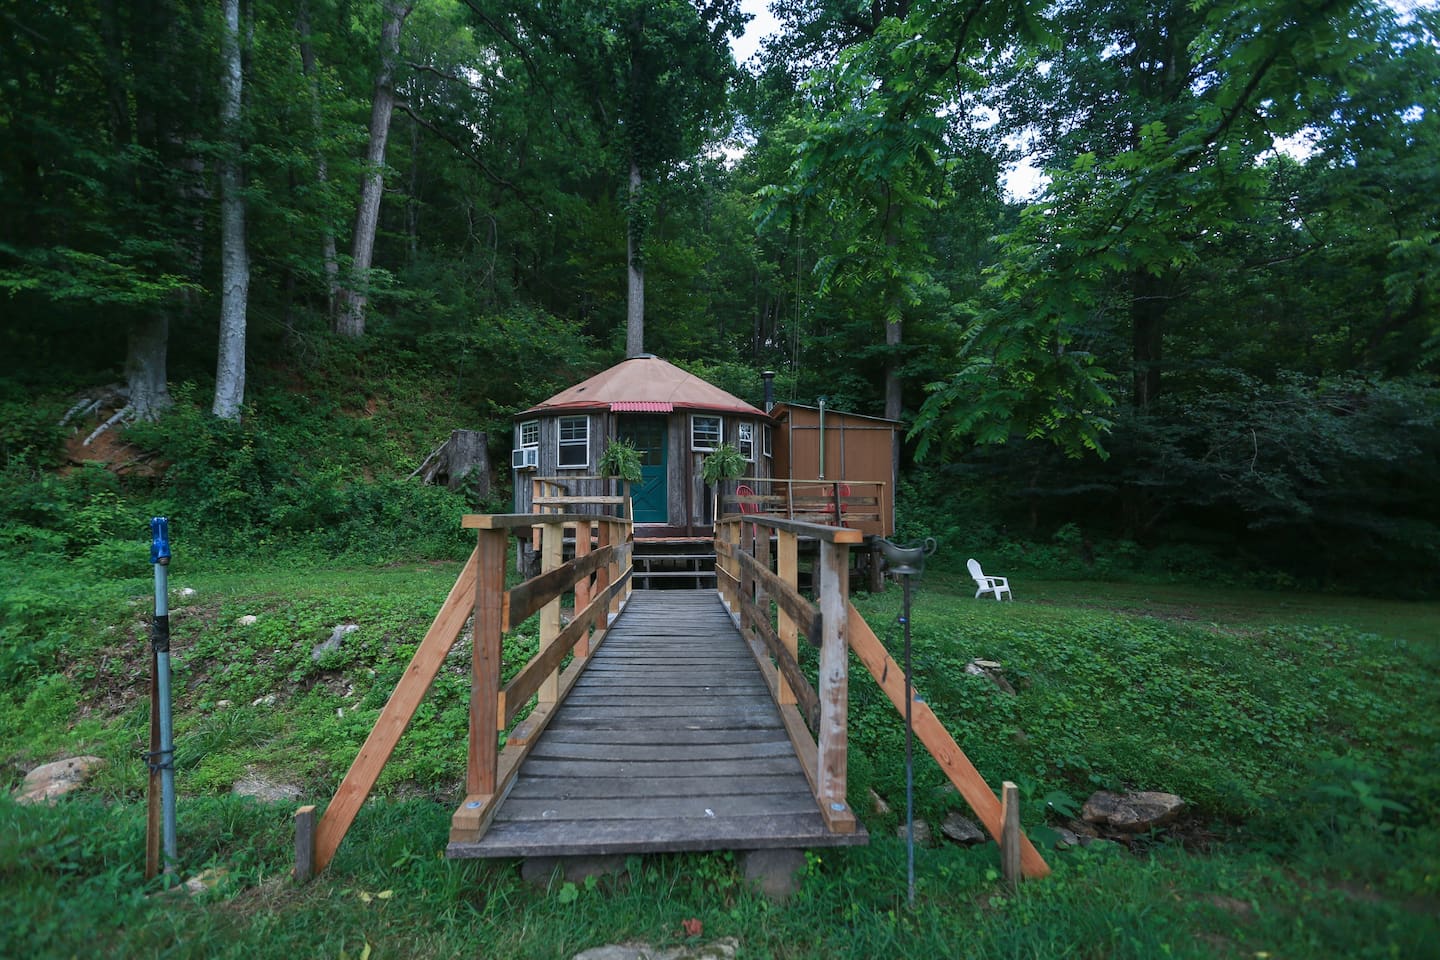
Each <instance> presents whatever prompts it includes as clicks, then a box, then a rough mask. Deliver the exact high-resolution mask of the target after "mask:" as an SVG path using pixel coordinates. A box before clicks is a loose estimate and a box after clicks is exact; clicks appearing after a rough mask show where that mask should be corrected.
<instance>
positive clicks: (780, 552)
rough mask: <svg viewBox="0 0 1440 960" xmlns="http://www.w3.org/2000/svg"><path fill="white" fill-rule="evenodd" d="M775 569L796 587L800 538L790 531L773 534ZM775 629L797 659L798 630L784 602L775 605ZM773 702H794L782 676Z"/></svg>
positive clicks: (792, 657)
mask: <svg viewBox="0 0 1440 960" xmlns="http://www.w3.org/2000/svg"><path fill="white" fill-rule="evenodd" d="M775 554H776V556H775V572H776V573H777V574H778V575H779V577H780V579H781V580H783V581H785V582H786V583H787V584H789V585H790V586H791V587H796V586H798V584H799V582H800V538H799V537H797V536H796V535H795V534H794V532H793V531H790V530H777V531H776V533H775ZM775 606H776V608H777V612H776V632H777V633H778V634H779V635H780V642H781V643H782V644H784V646H785V650H786V652H787V653H789V654H790V659H791V660H792V661H798V659H799V656H800V643H799V636H800V630H799V628H798V627H797V626H796V625H795V620H794V618H792V617H791V616H790V614H788V613H786V612H785V607H784V605H783V604H778V603H777V604H776V605H775ZM776 701H777V702H778V703H780V705H781V706H784V705H786V704H793V703H795V691H794V690H793V689H791V687H790V684H789V683H788V682H786V680H785V678H784V677H783V676H782V677H780V683H779V687H778V689H777V691H776Z"/></svg>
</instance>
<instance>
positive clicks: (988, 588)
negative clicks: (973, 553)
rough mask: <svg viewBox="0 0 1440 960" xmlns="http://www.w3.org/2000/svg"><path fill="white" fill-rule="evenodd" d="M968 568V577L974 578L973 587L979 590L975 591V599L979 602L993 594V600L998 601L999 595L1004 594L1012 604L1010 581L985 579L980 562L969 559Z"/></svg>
mask: <svg viewBox="0 0 1440 960" xmlns="http://www.w3.org/2000/svg"><path fill="white" fill-rule="evenodd" d="M966 566H967V567H969V568H970V576H972V577H974V578H975V586H977V587H979V588H980V589H978V590H976V591H975V599H976V600H979V599H980V598H981V597H982V596H984V595H985V594H987V593H993V594H995V599H996V600H999V599H1000V594H1002V593H1003V594H1005V595H1006V596H1008V597H1009V598H1010V600H1011V601H1012V602H1013V601H1014V600H1015V595H1014V594H1012V593H1011V592H1010V581H1009V580H1007V579H1006V578H1005V577H987V576H985V573H984V571H982V570H981V569H980V561H978V560H975V559H973V558H972V559H971V560H970V561H969V562H968V563H967V564H966Z"/></svg>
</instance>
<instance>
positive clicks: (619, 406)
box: [610, 400, 675, 413]
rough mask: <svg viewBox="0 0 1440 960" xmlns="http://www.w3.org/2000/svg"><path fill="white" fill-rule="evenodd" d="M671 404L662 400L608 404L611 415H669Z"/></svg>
mask: <svg viewBox="0 0 1440 960" xmlns="http://www.w3.org/2000/svg"><path fill="white" fill-rule="evenodd" d="M674 409H675V405H674V404H673V403H667V402H665V401H663V400H615V401H613V402H612V403H611V404H610V410H611V412H612V413H670V412H671V411H673V410H674Z"/></svg>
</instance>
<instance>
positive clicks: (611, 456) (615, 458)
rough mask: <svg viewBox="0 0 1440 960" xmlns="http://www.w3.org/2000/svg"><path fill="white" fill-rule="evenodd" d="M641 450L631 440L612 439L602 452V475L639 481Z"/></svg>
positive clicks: (627, 480) (630, 481)
mask: <svg viewBox="0 0 1440 960" xmlns="http://www.w3.org/2000/svg"><path fill="white" fill-rule="evenodd" d="M640 466H641V464H640V451H639V450H636V449H635V445H634V444H632V443H631V442H630V441H629V440H611V441H610V442H609V443H607V444H605V452H604V453H602V454H600V463H599V467H600V476H602V477H614V478H615V479H617V480H623V481H625V482H626V483H639V482H640V480H641V479H642V476H641V473H640Z"/></svg>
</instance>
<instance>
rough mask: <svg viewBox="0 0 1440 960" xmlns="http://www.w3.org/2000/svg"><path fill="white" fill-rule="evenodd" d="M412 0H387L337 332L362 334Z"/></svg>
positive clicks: (359, 335) (355, 335)
mask: <svg viewBox="0 0 1440 960" xmlns="http://www.w3.org/2000/svg"><path fill="white" fill-rule="evenodd" d="M412 9H413V4H399V3H395V2H393V0H385V23H384V26H383V27H382V28H381V30H380V72H379V73H378V74H376V76H375V101H374V104H373V105H372V107H371V109H370V144H369V146H368V147H367V148H366V150H365V181H364V183H363V184H362V186H361V189H360V205H359V207H358V208H357V209H356V211H355V237H354V242H353V244H352V252H351V266H350V285H349V287H348V288H347V289H344V290H342V291H340V310H339V312H338V313H337V314H336V316H335V332H336V333H338V334H340V335H341V336H344V337H362V336H364V335H365V304H366V303H367V302H368V301H369V299H370V298H369V294H368V293H367V292H366V290H367V288H368V286H369V275H370V265H371V262H372V260H373V258H374V255H375V231H376V229H377V228H378V227H379V224H380V197H381V194H382V193H383V192H384V189H385V142H386V140H388V139H389V137H390V115H391V114H392V113H393V112H394V110H395V88H394V87H393V86H392V83H393V80H394V76H395V61H396V60H397V59H398V58H399V56H400V29H401V27H403V26H404V24H405V18H406V17H408V16H410V11H411V10H412Z"/></svg>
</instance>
